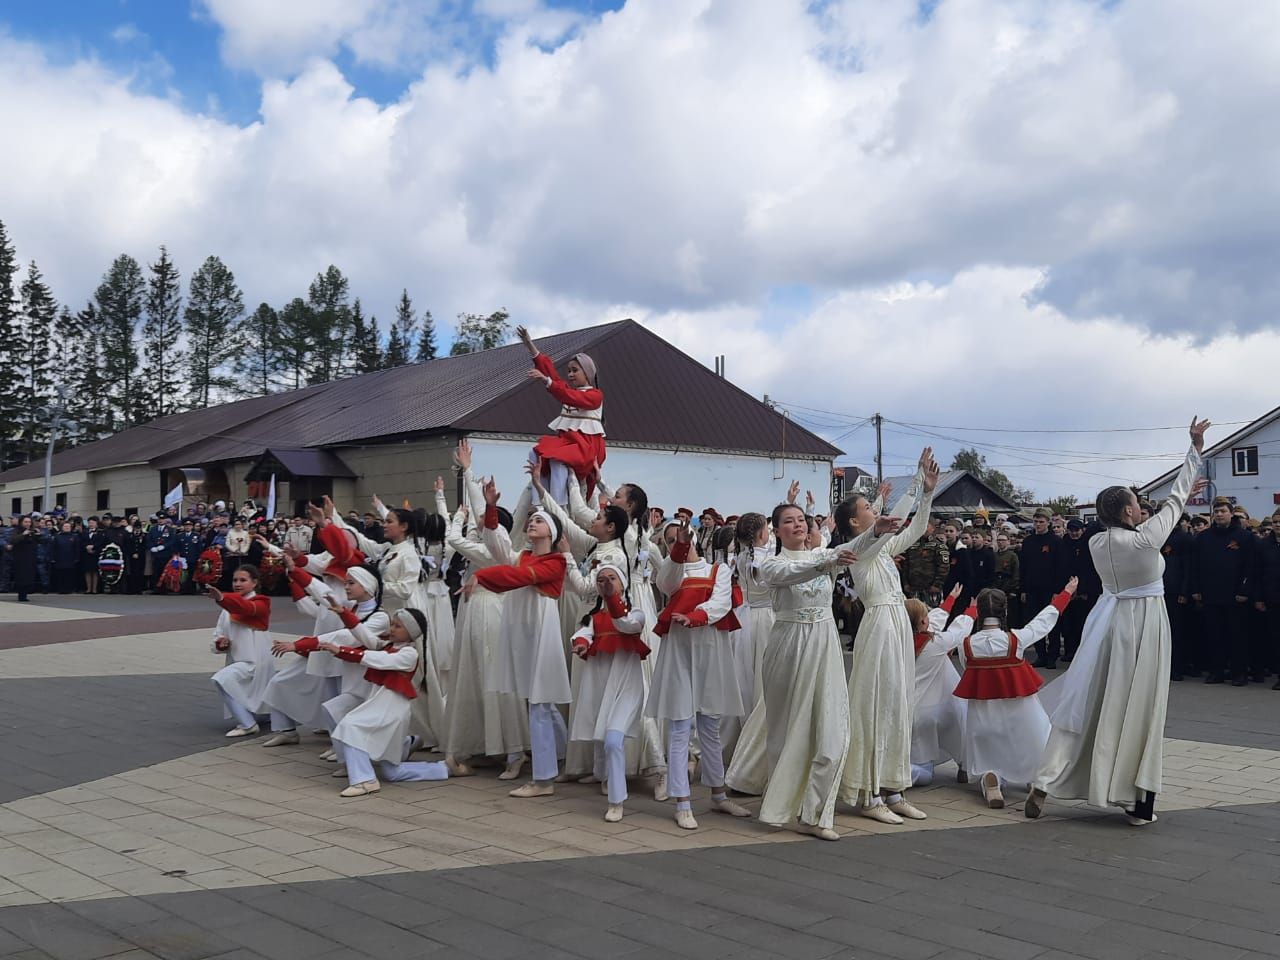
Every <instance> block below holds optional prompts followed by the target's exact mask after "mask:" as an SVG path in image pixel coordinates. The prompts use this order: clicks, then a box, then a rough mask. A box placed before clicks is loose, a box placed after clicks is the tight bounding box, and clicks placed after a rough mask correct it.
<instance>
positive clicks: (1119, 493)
mask: <svg viewBox="0 0 1280 960" xmlns="http://www.w3.org/2000/svg"><path fill="white" fill-rule="evenodd" d="M1132 501H1133V491H1132V490H1130V489H1129V488H1128V487H1120V486H1111V487H1107V488H1106V489H1105V490H1103V491H1102V492H1101V493H1100V494H1098V498H1097V500H1096V504H1097V508H1098V521H1099V522H1100V523H1101V524H1102V525H1103V526H1104V527H1121V528H1123V529H1125V530H1133V529H1135V528H1134V526H1133V524H1131V523H1129V522H1127V521H1126V520H1125V518H1124V508H1125V507H1127V506H1129V504H1130V503H1131V502H1132Z"/></svg>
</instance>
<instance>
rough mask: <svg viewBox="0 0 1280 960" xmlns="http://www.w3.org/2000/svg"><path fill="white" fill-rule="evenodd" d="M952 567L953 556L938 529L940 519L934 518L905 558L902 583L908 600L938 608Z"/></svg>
mask: <svg viewBox="0 0 1280 960" xmlns="http://www.w3.org/2000/svg"><path fill="white" fill-rule="evenodd" d="M950 568H951V555H950V553H949V552H948V551H947V545H946V542H945V541H944V540H943V539H942V536H941V531H939V530H938V518H937V517H930V518H929V525H928V526H927V527H926V528H925V534H924V536H923V537H921V538H920V539H919V540H917V541H916V542H915V543H914V544H912V545H911V546H910V547H909V548H908V549H907V552H906V554H905V555H904V557H903V563H902V574H903V576H902V583H903V586H904V588H905V590H906V594H907V596H908V597H914V598H915V599H917V600H921V601H923V602H924V603H927V604H928V605H929V606H930V607H936V606H938V605H939V604H941V603H942V598H943V596H944V594H943V592H942V585H943V583H945V582H946V579H947V572H948V571H949V570H950Z"/></svg>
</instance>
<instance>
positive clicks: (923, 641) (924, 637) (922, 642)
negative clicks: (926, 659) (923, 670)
mask: <svg viewBox="0 0 1280 960" xmlns="http://www.w3.org/2000/svg"><path fill="white" fill-rule="evenodd" d="M932 639H933V634H932V633H930V632H929V631H928V630H925V631H924V632H923V633H917V634H916V635H915V636H914V637H912V640H914V641H915V645H916V656H917V657H918V656H920V651H921V650H923V649H924V648H925V646H926V645H927V644H928V643H929V641H930V640H932Z"/></svg>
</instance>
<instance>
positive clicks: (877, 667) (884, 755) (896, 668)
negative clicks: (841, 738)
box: [835, 447, 938, 824]
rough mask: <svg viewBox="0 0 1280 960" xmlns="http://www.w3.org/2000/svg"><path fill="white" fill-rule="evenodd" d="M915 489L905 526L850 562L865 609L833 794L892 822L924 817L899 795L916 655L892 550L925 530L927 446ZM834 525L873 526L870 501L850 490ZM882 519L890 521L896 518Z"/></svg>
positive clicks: (931, 465) (846, 531)
mask: <svg viewBox="0 0 1280 960" xmlns="http://www.w3.org/2000/svg"><path fill="white" fill-rule="evenodd" d="M917 480H918V481H919V484H920V494H919V496H918V498H917V500H916V513H915V517H914V518H913V519H912V521H911V524H910V526H908V527H907V528H906V529H905V530H903V531H902V532H900V533H897V534H894V535H893V536H890V537H888V538H887V540H888V542H887V543H885V544H883V548H882V549H879V550H877V551H875V552H874V554H872V553H869V552H865V551H864V553H863V554H862V555H860V556H859V558H858V561H857V562H856V563H854V564H853V565H852V566H850V567H849V571H850V574H851V575H852V578H853V584H854V587H855V589H856V590H857V592H858V596H859V597H860V598H861V599H862V602H863V605H864V606H865V608H866V613H865V614H863V617H862V622H861V623H859V625H858V633H857V637H856V638H855V640H854V646H853V668H852V671H851V673H850V675H849V724H850V742H849V756H848V759H847V760H846V761H845V767H844V776H843V778H842V781H841V788H840V799H842V800H844V801H845V802H846V803H849V804H856V805H858V806H859V812H860V813H861V814H862V815H863V816H865V817H869V818H871V819H873V820H878V821H880V822H881V823H891V824H899V823H902V822H903V817H908V818H910V819H913V820H923V819H925V814H924V813H922V812H921V811H920V810H917V809H916V808H915V807H914V806H912V805H911V804H910V803H909V802H908V801H907V799H906V797H905V796H904V794H903V791H905V790H906V789H907V787H909V786H911V691H912V687H913V685H914V682H915V655H914V651H913V644H912V642H911V621H910V620H909V619H908V618H907V608H906V606H905V605H904V603H903V601H904V600H905V599H906V598H905V597H904V596H903V593H902V583H901V581H900V580H899V578H898V568H897V567H896V566H895V565H894V562H893V557H894V556H895V555H897V554H899V553H902V552H903V551H905V550H906V549H907V548H908V547H910V546H911V545H912V544H913V543H915V542H916V541H917V540H919V539H920V537H921V536H923V535H924V532H925V527H926V526H927V525H928V521H929V508H930V506H931V505H932V503H933V490H934V487H935V486H937V483H938V465H937V463H935V462H934V459H933V451H932V450H931V449H930V448H928V447H926V448H925V449H924V452H922V453H921V454H920V467H919V472H918V473H917ZM835 517H836V525H837V527H838V529H839V530H840V533H841V534H842V535H843V536H844V537H845V538H846V539H852V538H853V537H854V536H856V535H858V534H861V533H863V532H865V531H866V530H868V529H872V528H874V527H875V525H876V522H877V519H878V518H877V516H876V514H875V512H874V511H873V510H872V509H871V504H870V502H869V501H868V500H867V499H866V498H865V497H862V496H860V495H859V496H855V497H853V498H851V499H849V500H845V501H844V502H843V503H841V504H840V505H839V506H838V507H837V508H836V511H835ZM885 519H886V520H893V521H896V520H897V518H895V517H887V518H885Z"/></svg>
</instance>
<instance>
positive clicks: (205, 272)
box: [183, 256, 244, 407]
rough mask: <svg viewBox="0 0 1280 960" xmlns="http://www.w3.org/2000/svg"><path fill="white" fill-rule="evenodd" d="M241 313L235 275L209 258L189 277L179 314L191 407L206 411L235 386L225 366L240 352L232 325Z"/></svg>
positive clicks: (236, 325) (235, 327)
mask: <svg viewBox="0 0 1280 960" xmlns="http://www.w3.org/2000/svg"><path fill="white" fill-rule="evenodd" d="M243 313H244V295H243V294H241V292H240V288H239V287H238V286H237V285H236V277H235V274H233V273H232V272H231V271H230V269H228V268H227V265H226V264H225V263H223V262H222V261H221V260H220V259H218V258H217V257H214V256H210V257H209V258H208V259H206V260H205V262H204V263H202V264H201V265H200V269H198V270H197V271H196V272H195V273H193V274H192V275H191V286H190V288H189V290H188V293H187V309H186V312H185V313H184V314H183V319H184V321H185V322H186V328H187V355H188V358H189V363H190V370H191V388H192V397H191V402H192V405H193V406H197V407H207V406H209V404H210V403H211V402H213V401H214V400H215V399H217V398H216V396H215V394H216V393H218V392H220V391H227V390H230V389H231V388H232V387H234V386H235V379H234V378H233V377H232V376H231V371H230V369H229V365H230V363H231V361H232V360H233V359H234V358H235V356H236V354H237V352H238V351H239V348H240V344H239V338H238V328H239V325H238V324H237V322H236V321H237V320H239V319H240V316H241V315H242V314H243Z"/></svg>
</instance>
